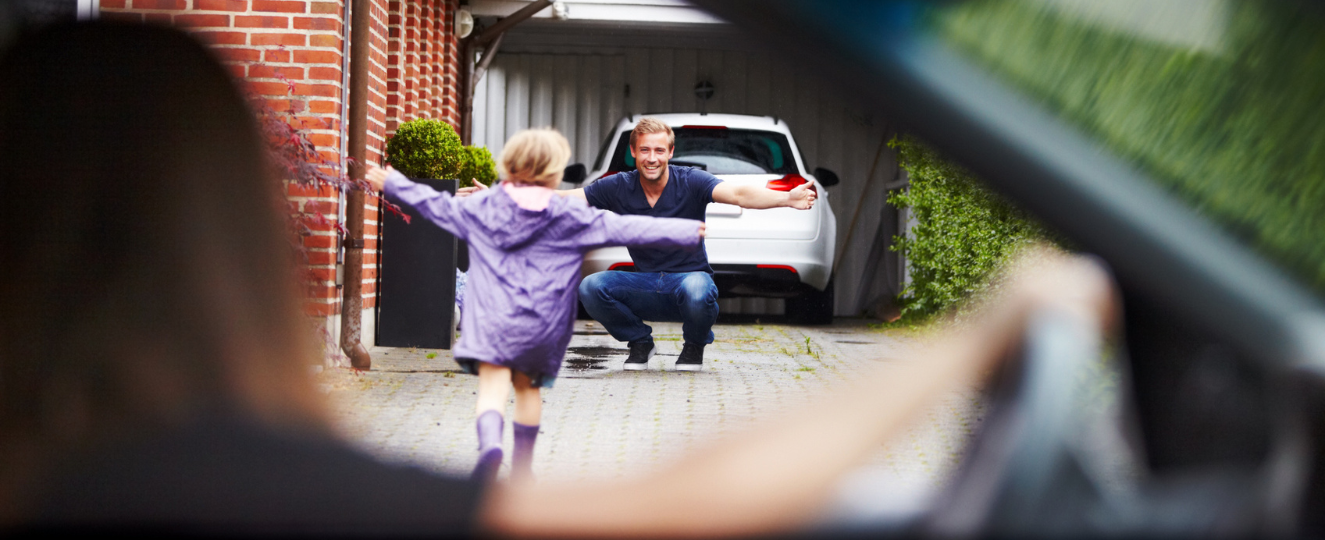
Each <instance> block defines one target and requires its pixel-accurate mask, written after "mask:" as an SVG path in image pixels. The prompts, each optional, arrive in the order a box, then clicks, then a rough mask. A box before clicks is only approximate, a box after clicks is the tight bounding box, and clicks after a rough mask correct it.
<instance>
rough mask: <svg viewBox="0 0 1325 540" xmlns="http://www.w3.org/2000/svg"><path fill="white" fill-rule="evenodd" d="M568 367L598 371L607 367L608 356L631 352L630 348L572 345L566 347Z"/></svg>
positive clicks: (576, 369)
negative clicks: (605, 364)
mask: <svg viewBox="0 0 1325 540" xmlns="http://www.w3.org/2000/svg"><path fill="white" fill-rule="evenodd" d="M566 353H567V354H566V361H565V367H566V369H571V370H575V371H596V370H600V369H607V366H604V365H603V364H604V363H605V362H607V359H608V358H611V357H614V356H625V355H627V354H630V349H623V348H619V347H571V348H569V349H566Z"/></svg>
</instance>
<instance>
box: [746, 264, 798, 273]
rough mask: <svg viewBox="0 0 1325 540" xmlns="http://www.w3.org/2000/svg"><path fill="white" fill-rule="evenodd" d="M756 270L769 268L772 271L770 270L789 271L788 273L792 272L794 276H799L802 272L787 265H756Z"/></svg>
mask: <svg viewBox="0 0 1325 540" xmlns="http://www.w3.org/2000/svg"><path fill="white" fill-rule="evenodd" d="M755 268H768V269H770V270H787V271H790V272H791V273H793V274H799V273H800V272H797V271H796V267H794V266H788V265H785V264H756V265H755Z"/></svg>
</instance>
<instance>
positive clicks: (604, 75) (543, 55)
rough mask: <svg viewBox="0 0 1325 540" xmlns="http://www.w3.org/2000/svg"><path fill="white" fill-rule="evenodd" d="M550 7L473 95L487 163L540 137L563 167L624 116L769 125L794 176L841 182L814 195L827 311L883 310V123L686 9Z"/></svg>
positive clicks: (886, 234) (492, 11)
mask: <svg viewBox="0 0 1325 540" xmlns="http://www.w3.org/2000/svg"><path fill="white" fill-rule="evenodd" d="M527 4H528V2H522V1H499V0H493V1H475V2H472V3H471V4H470V6H469V10H470V11H471V12H472V13H473V15H474V17H475V19H476V20H477V21H478V23H479V24H480V25H482V24H485V23H487V24H491V23H492V22H493V21H495V20H497V18H499V17H505V16H507V15H510V14H511V13H514V12H515V11H517V10H519V9H520V8H521V7H523V6H525V5H527ZM557 4H558V5H556V6H554V7H553V8H551V9H545V10H543V12H541V13H539V14H538V15H536V16H534V17H532V18H530V19H529V20H527V21H525V22H523V23H521V24H519V25H517V26H515V27H513V28H511V29H510V30H507V31H506V33H505V35H503V36H502V38H501V40H500V41H499V42H497V44H496V51H495V54H493V55H492V57H491V60H490V64H489V65H488V69H487V70H486V72H485V73H484V74H483V75H482V78H480V79H479V81H478V83H477V85H476V87H475V92H474V109H473V116H472V118H473V128H472V129H473V131H472V135H471V137H472V138H471V140H472V141H473V143H474V144H479V145H484V146H486V147H487V148H488V149H490V150H491V151H492V152H493V153H494V154H497V153H499V152H500V151H501V149H502V144H503V143H504V141H505V140H506V138H507V137H509V136H510V135H511V134H513V133H515V132H516V131H518V130H520V129H524V128H527V127H538V126H552V127H555V128H556V129H558V130H559V131H561V132H562V133H564V134H565V135H566V137H567V139H569V140H570V141H571V145H572V147H573V152H574V158H573V159H574V161H575V162H578V163H585V164H589V163H590V162H592V161H593V160H594V158H595V157H596V156H597V155H598V152H599V149H600V147H601V146H602V145H603V142H604V139H605V137H607V136H608V135H609V134H610V132H611V130H612V128H613V127H614V126H615V125H616V124H617V122H618V121H620V120H621V119H622V118H623V117H628V116H632V115H639V114H662V113H694V112H707V113H731V114H746V115H757V116H769V117H773V118H776V119H779V120H782V121H784V122H786V123H787V124H788V125H789V126H790V128H791V131H792V134H793V135H794V137H795V140H796V142H797V144H798V145H799V147H800V150H801V152H802V154H803V155H804V157H805V160H806V163H805V165H806V167H807V169H811V170H812V169H814V168H815V167H823V168H826V169H829V170H831V171H833V172H835V173H837V175H838V177H839V178H840V179H841V183H840V184H838V185H836V186H834V187H832V188H830V189H829V190H828V194H827V196H826V199H827V200H828V201H829V202H830V204H831V205H832V207H833V211H834V213H835V215H836V219H837V246H836V254H837V256H836V262H835V266H836V269H835V271H834V277H833V280H834V288H835V291H836V302H835V309H834V311H835V313H836V314H837V315H838V316H858V315H871V316H880V317H886V316H888V315H889V314H891V313H892V312H893V311H894V309H895V308H894V305H893V304H894V299H895V297H896V296H897V294H898V292H899V290H900V288H901V286H902V284H903V283H904V282H905V279H906V278H905V262H904V261H903V260H901V258H899V257H898V255H897V254H896V253H894V252H892V251H890V250H889V249H888V246H889V245H890V243H891V239H892V238H893V236H895V235H897V234H899V231H900V230H902V229H903V228H904V227H905V224H906V218H905V216H904V213H903V212H899V211H898V210H897V209H896V208H893V207H891V206H889V205H887V204H886V202H885V199H886V197H887V193H888V192H889V191H890V190H894V189H901V188H904V187H905V186H906V179H905V173H904V172H902V171H901V170H900V169H899V168H898V167H897V162H896V159H895V157H894V155H893V152H892V150H891V149H889V148H887V146H886V143H887V141H888V140H889V139H890V138H891V137H892V136H893V135H894V134H895V133H896V128H895V126H893V125H892V124H891V123H890V122H889V121H888V119H886V118H881V117H879V116H877V115H874V114H871V113H868V112H865V108H864V107H861V106H859V105H857V104H856V103H854V102H853V101H852V100H851V99H850V98H848V97H846V95H845V94H844V93H843V92H841V91H839V90H837V89H836V88H834V87H833V86H832V85H830V84H826V83H824V82H823V81H820V80H817V79H816V78H815V77H812V76H809V75H807V74H805V73H803V72H801V71H799V70H797V69H795V68H794V67H792V66H790V65H789V64H788V63H786V62H784V61H782V59H780V58H779V57H778V56H777V55H775V54H773V53H771V52H769V50H767V49H766V48H765V47H763V46H762V45H761V44H760V43H759V42H757V41H755V40H752V39H749V38H748V37H746V36H744V35H743V34H741V33H740V32H739V31H737V30H736V29H735V28H734V27H732V26H731V25H729V24H726V23H725V22H723V21H721V20H718V19H715V18H714V17H713V16H711V15H709V14H707V13H705V12H703V11H700V10H698V9H696V8H693V7H691V6H689V5H688V4H685V3H682V2H675V1H668V2H665V1H649V2H626V1H621V0H618V1H601V2H595V1H586V2H565V3H562V2H558V3H557ZM489 48H490V49H491V48H493V47H492V46H491V45H490V46H489ZM477 52H478V54H479V55H480V56H482V55H483V54H484V53H485V52H486V51H477ZM708 89H711V95H708V94H709V92H708V91H707V90H708ZM703 95H708V97H707V98H702V97H700V96H703ZM590 169H592V166H591V167H590ZM567 187H570V186H567ZM720 305H721V309H722V311H723V313H726V314H737V313H739V314H749V315H765V314H767V315H776V314H781V313H782V311H783V309H784V301H783V300H781V299H772V298H770V299H765V298H723V299H722V300H720Z"/></svg>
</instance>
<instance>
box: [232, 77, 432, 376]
mask: <svg viewBox="0 0 1325 540" xmlns="http://www.w3.org/2000/svg"><path fill="white" fill-rule="evenodd" d="M280 79H281V81H282V82H284V83H285V84H286V87H287V92H286V94H287V96H293V95H294V91H295V84H294V83H293V82H291V81H290V80H288V79H286V78H285V77H283V76H280ZM247 97H248V100H249V103H250V104H251V106H252V108H253V111H254V113H255V114H256V115H257V120H258V128H259V130H260V131H261V133H262V136H263V138H264V140H265V141H266V143H267V152H268V155H269V162H270V164H271V166H272V168H273V169H274V170H273V174H274V176H275V177H276V178H279V179H281V180H283V181H285V182H292V183H295V184H298V185H299V186H301V187H303V188H305V189H306V191H311V192H313V193H322V192H324V191H327V190H326V188H330V190H331V191H332V192H335V191H336V190H351V189H362V190H365V191H369V190H370V188H369V186H368V184H367V183H366V182H364V181H362V180H352V179H351V178H350V177H349V175H348V174H346V171H345V170H344V168H342V167H341V164H340V163H338V162H337V161H336V160H334V159H329V158H328V157H327V156H326V155H324V154H323V153H321V152H318V149H317V145H315V144H313V142H312V141H311V140H310V139H309V137H308V132H307V130H306V129H305V127H304V125H303V122H302V121H300V120H298V119H297V117H296V114H297V113H298V112H299V110H298V105H300V104H301V103H300V102H299V101H296V100H293V99H290V100H287V101H286V103H288V105H287V106H286V108H285V110H282V111H277V110H274V109H273V108H272V107H271V104H270V102H269V101H268V100H267V98H265V97H264V96H262V95H259V94H257V93H256V92H254V91H252V90H251V89H250V90H249V91H248V92H247ZM347 161H349V160H348V159H347ZM285 207H286V208H288V209H289V214H288V215H289V218H290V219H289V221H288V223H289V226H290V227H291V232H292V234H290V235H289V238H290V240H291V243H292V244H293V246H292V247H293V248H294V250H295V251H296V253H298V256H299V259H300V263H301V264H300V267H301V268H300V272H301V273H300V278H301V280H302V281H303V283H305V284H306V285H307V286H308V287H309V290H310V292H312V291H313V290H314V289H315V288H316V287H317V286H318V285H319V284H320V283H321V282H322V281H323V279H322V278H319V277H318V276H317V275H316V274H315V273H314V272H313V271H312V268H310V265H309V253H308V248H307V246H305V245H304V241H303V240H304V238H306V237H308V236H311V235H312V234H313V228H314V227H317V228H321V229H324V230H325V229H328V228H332V229H334V230H335V231H336V236H337V241H336V243H335V245H336V246H339V245H340V244H341V240H342V239H343V238H344V237H345V236H346V234H348V231H347V230H346V228H345V226H344V224H343V223H341V222H340V221H339V220H338V219H336V218H334V217H328V216H327V215H326V214H324V213H323V212H322V209H324V208H325V205H324V204H322V203H320V202H319V201H305V202H304V203H303V204H300V203H298V202H296V201H290V200H287V201H286V204H285ZM383 207H385V208H386V209H387V211H389V212H392V213H394V214H397V215H399V216H401V217H402V218H403V219H404V220H405V221H406V223H408V222H409V216H407V215H405V214H404V213H403V212H401V211H400V208H399V207H398V206H396V205H394V204H391V203H390V202H387V201H383ZM320 332H321V333H322V334H323V338H324V341H326V342H327V344H328V347H327V353H328V354H329V355H330V356H333V357H336V356H339V352H338V348H337V347H335V346H334V344H333V343H332V340H331V336H330V335H329V334H328V333H327V332H326V329H325V328H321V329H320Z"/></svg>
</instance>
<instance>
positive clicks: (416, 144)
mask: <svg viewBox="0 0 1325 540" xmlns="http://www.w3.org/2000/svg"><path fill="white" fill-rule="evenodd" d="M386 156H387V161H388V162H389V163H391V166H392V167H395V168H396V170H398V171H400V173H401V174H403V175H405V176H408V177H411V178H432V179H437V180H441V179H450V178H459V175H460V170H461V169H462V168H463V167H464V163H465V162H466V161H468V159H469V156H468V154H467V153H466V152H465V149H464V146H463V145H461V144H460V135H457V134H456V132H455V128H452V127H451V125H450V124H447V123H446V122H442V121H440V120H431V119H427V118H420V119H416V120H410V121H409V122H405V123H404V124H401V125H400V127H399V128H397V129H396V134H395V135H393V136H392V137H391V138H390V139H388V140H387V142H386Z"/></svg>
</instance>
